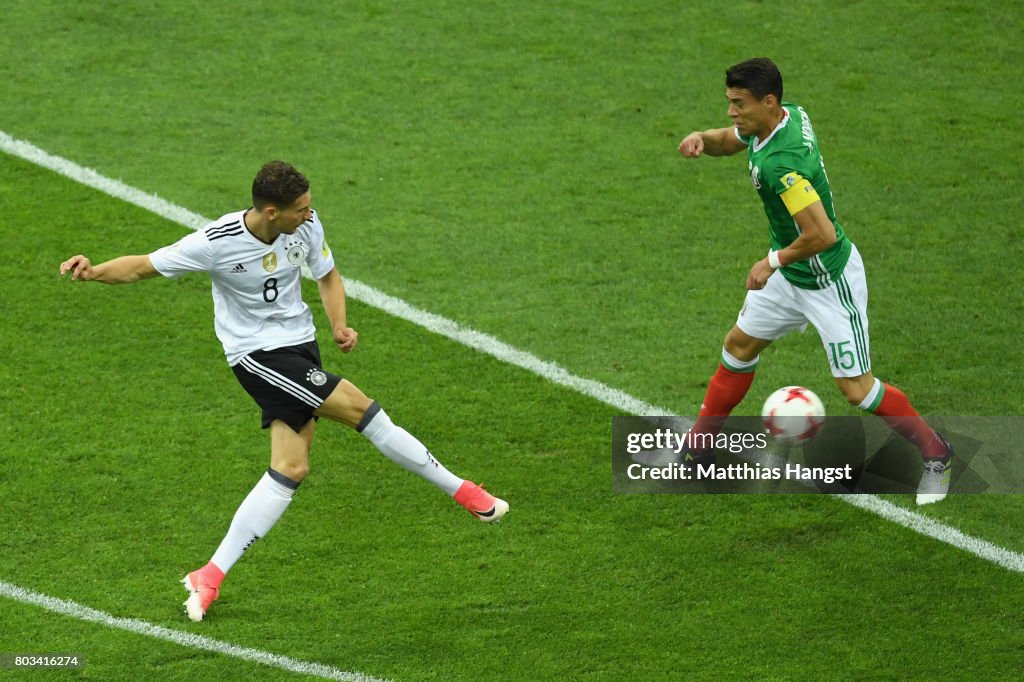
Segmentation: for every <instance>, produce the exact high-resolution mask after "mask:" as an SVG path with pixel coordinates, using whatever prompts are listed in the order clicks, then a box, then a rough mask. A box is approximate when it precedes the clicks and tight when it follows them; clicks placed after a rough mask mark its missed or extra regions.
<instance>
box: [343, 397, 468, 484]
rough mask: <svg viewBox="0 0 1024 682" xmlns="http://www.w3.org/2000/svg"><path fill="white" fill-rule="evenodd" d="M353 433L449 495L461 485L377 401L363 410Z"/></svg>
mask: <svg viewBox="0 0 1024 682" xmlns="http://www.w3.org/2000/svg"><path fill="white" fill-rule="evenodd" d="M356 431H358V432H359V433H361V434H363V435H364V436H366V437H367V438H369V439H370V442H371V443H373V444H374V445H375V446H376V447H377V449H378V450H380V451H381V454H383V455H384V456H385V457H387V458H388V459H390V460H391V461H392V462H395V463H396V464H400V465H401V466H402V467H404V468H405V469H408V470H409V471H411V472H413V473H414V474H416V475H418V476H422V477H423V478H425V479H427V480H428V481H430V482H431V483H433V484H434V485H436V486H437V487H438V488H440V489H441V490H443V491H445V492H446V493H448V494H449V495H455V491H457V490H458V489H459V486H460V485H462V479H461V478H459V477H458V476H456V475H455V474H453V473H452V472H450V471H448V470H447V469H445V468H444V466H442V465H441V463H440V462H438V461H437V460H436V459H434V456H433V455H432V454H430V450H428V449H427V448H426V446H425V445H423V443H421V442H419V441H418V440H416V438H415V437H413V436H412V434H410V433H409V432H408V431H406V430H405V429H403V428H402V427H401V426H395V424H394V423H393V422H392V421H391V418H390V417H389V416H388V415H387V414H386V413H385V412H384V410H382V409H381V407H380V405H378V404H377V401H374V402H373V404H372V405H370V407H369V408H368V409H367V410H366V414H364V415H363V418H362V420H361V421H360V422H359V425H358V426H357V427H356Z"/></svg>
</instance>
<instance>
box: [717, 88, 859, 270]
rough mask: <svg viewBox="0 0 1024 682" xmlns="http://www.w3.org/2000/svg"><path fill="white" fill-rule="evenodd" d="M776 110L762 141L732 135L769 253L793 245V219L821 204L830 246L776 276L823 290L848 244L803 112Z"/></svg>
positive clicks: (787, 107)
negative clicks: (743, 150) (832, 235)
mask: <svg viewBox="0 0 1024 682" xmlns="http://www.w3.org/2000/svg"><path fill="white" fill-rule="evenodd" d="M782 108H783V112H784V114H783V115H784V118H783V119H782V122H781V123H780V124H779V125H778V127H777V128H775V130H773V131H772V132H771V134H770V135H769V136H768V137H767V138H765V139H764V140H759V139H757V138H756V137H754V136H749V135H748V136H743V135H739V133H737V136H738V137H739V138H740V140H741V141H743V142H745V143H746V144H747V165H748V169H749V170H750V181H751V182H752V183H753V184H754V189H756V190H757V194H758V196H760V197H761V201H762V202H763V203H764V212H765V215H767V216H768V232H769V237H770V239H771V245H772V249H773V250H778V249H782V248H785V247H787V246H789V245H790V244H791V243H793V242H794V241H796V238H797V237H799V236H800V226H799V225H797V223H796V220H794V219H793V215H795V214H796V213H798V212H800V211H801V210H802V209H804V208H806V207H807V206H809V205H811V204H813V203H814V202H815V201H817V200H819V199H820V200H821V203H822V205H823V206H824V207H825V213H826V214H827V215H828V217H829V220H831V221H832V224H833V225H834V226H835V228H836V243H835V244H833V245H832V246H830V247H829V248H828V249H826V250H825V251H823V252H821V253H819V254H817V255H816V256H814V257H812V258H809V259H808V260H805V261H800V262H798V263H788V264H787V265H785V266H784V267H783V268H782V270H781V272H782V275H783V277H785V278H786V279H787V280H789V282H791V283H792V284H794V285H795V286H798V287H800V288H802V289H825V288H827V287H828V286H830V285H831V284H832V282H834V281H835V280H836V279H837V278H838V277H839V276H840V275H841V274H842V272H843V268H844V267H846V261H847V260H848V259H849V257H850V249H851V248H852V246H853V245H852V244H851V242H850V240H849V239H847V238H846V234H845V233H844V232H843V226H842V225H840V224H839V221H838V220H836V213H835V209H834V208H833V206H832V190H831V189H830V188H829V184H828V176H827V175H826V174H825V162H824V161H822V159H821V153H820V152H819V151H818V138H817V136H816V135H815V134H814V129H813V128H812V127H811V120H810V119H809V118H808V117H807V112H806V111H804V109H803V107H801V106H798V105H796V104H792V103H790V102H783V103H782Z"/></svg>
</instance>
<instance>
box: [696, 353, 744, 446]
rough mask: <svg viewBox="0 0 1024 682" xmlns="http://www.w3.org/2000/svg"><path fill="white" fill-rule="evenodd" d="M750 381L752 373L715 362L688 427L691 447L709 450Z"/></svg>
mask: <svg viewBox="0 0 1024 682" xmlns="http://www.w3.org/2000/svg"><path fill="white" fill-rule="evenodd" d="M752 383H754V373H753V372H734V371H732V370H731V369H727V368H726V366H725V365H721V364H720V365H718V371H717V372H715V375H714V376H713V377H711V381H710V382H708V390H707V393H705V394H704V402H703V403H702V404H701V406H700V412H699V413H698V418H697V422H696V423H695V424H694V425H693V428H692V429H690V445H691V446H694V447H693V449H694V450H698V451H700V450H709V449H711V442H713V441H714V439H715V436H717V435H718V432H719V431H720V430H721V428H722V424H723V423H725V418H726V417H728V416H729V414H730V413H731V412H732V410H733V408H734V407H736V406H737V405H739V404H740V401H741V400H743V396H745V395H747V391H749V390H750V385H751V384H752ZM695 436H697V438H695Z"/></svg>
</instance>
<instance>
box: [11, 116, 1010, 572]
mask: <svg viewBox="0 0 1024 682" xmlns="http://www.w3.org/2000/svg"><path fill="white" fill-rule="evenodd" d="M0 150H3V151H5V152H7V153H8V154H11V155H13V156H18V157H20V158H22V159H25V160H26V161H31V162H32V163H35V164H37V165H39V166H42V167H44V168H48V169H50V170H52V171H54V172H56V173H59V174H61V175H64V176H66V177H69V178H71V179H72V180H75V181H77V182H80V183H82V184H83V185H86V186H88V187H92V188H93V189H98V190H99V191H101V192H104V193H105V194H109V195H110V196H112V197H116V198H118V199H123V200H124V201H127V202H128V203H131V204H134V205H136V206H138V207H140V208H144V209H146V210H147V211H150V212H152V213H155V214H157V215H159V216H162V217H164V218H167V219H168V220H172V221H174V222H176V223H178V224H180V225H184V226H185V227H188V228H190V229H193V230H198V229H200V228H201V227H203V226H205V225H206V224H208V223H209V222H210V221H209V220H207V219H206V218H204V217H202V216H201V215H199V214H197V213H193V212H191V211H189V210H188V209H185V208H182V207H181V206H177V205H175V204H172V203H170V202H168V201H165V200H164V199H161V198H160V197H158V196H156V195H153V194H147V193H146V192H143V191H141V190H138V189H136V188H134V187H130V186H128V185H125V184H124V183H122V182H119V181H117V180H112V179H110V178H108V177H106V176H103V175H100V174H99V173H97V172H96V171H94V170H91V169H89V168H83V167H82V166H79V165H78V164H76V163H75V162H73V161H69V160H68V159H65V158H62V157H60V156H54V155H52V154H50V153H48V152H46V151H44V150H42V149H40V148H39V147H36V146H35V145H33V144H30V143H28V142H25V141H22V140H16V139H14V138H13V137H11V136H10V135H8V134H7V133H5V132H3V131H0ZM345 284H346V289H347V290H348V292H349V294H350V295H351V297H352V298H354V299H356V300H359V301H362V302H363V303H366V304H367V305H371V306H373V307H375V308H378V309H380V310H383V311H384V312H386V313H388V314H390V315H394V316H395V317H399V318H401V319H403V320H408V321H409V322H412V323H414V324H417V325H420V326H422V327H424V328H425V329H427V330H429V331H432V332H434V333H436V334H440V335H441V336H444V337H446V338H449V339H452V340H453V341H457V342H458V343H461V344H464V345H466V346H469V347H470V348H472V349H474V350H478V351H480V352H481V353H486V354H487V355H491V356H493V357H495V358H497V359H499V360H501V361H503V362H507V363H509V364H511V365H515V366H516V367H520V368H522V369H525V370H528V371H530V372H533V373H534V374H537V375H539V376H541V377H544V378H545V379H548V380H549V381H551V382H553V383H556V384H558V385H560V386H565V387H567V388H571V389H572V390H574V391H577V392H579V393H582V394H583V395H586V396H589V397H591V398H594V399H596V400H598V401H600V402H602V403H604V404H606V405H609V406H611V407H614V408H616V409H619V410H622V411H624V412H626V413H627V414H636V415H671V414H672V411H671V410H667V409H665V408H663V407H657V406H655V405H651V404H650V403H647V402H644V401H643V400H640V399H639V398H635V397H633V396H631V395H629V394H628V393H626V392H625V391H620V390H619V389H616V388H612V387H610V386H606V385H604V384H602V383H600V382H598V381H594V380H592V379H584V378H582V377H578V376H575V375H574V374H571V373H569V372H568V371H566V370H565V369H563V368H562V367H561V366H559V365H557V364H555V363H553V362H548V361H547V360H541V359H540V358H538V357H537V356H536V355H533V354H532V353H527V352H526V351H521V350H518V349H516V348H513V347H512V346H510V345H508V344H507V343H505V342H504V341H501V340H500V339H497V338H495V337H493V336H491V335H489V334H484V333H482V332H478V331H474V330H473V329H470V328H468V327H464V326H462V325H460V324H458V323H457V322H454V321H452V320H449V319H447V318H445V317H441V316H440V315H435V314H433V313H428V312H427V311H425V310H421V309H419V308H416V307H414V306H412V305H409V304H408V303H406V302H405V301H403V300H401V299H399V298H395V297H394V296H389V295H388V294H385V293H384V292H382V291H380V290H378V289H374V288H373V287H371V286H369V285H367V284H363V283H362V282H357V281H355V280H349V279H346V280H345ZM835 497H838V498H839V499H841V500H844V501H846V502H849V503H850V504H852V505H854V506H856V507H859V508H861V509H864V510H866V511H870V512H871V513H873V514H877V515H878V516H881V517H882V518H884V519H886V520H888V521H892V522H893V523H898V524H899V525H901V526H903V527H905V528H909V529H910V530H913V531H915V532H917V533H921V534H922V535H926V536H928V537H931V538H935V539H936V540H940V541H942V542H945V543H947V544H950V545H952V546H954V547H957V548H959V549H962V550H964V551H966V552H970V553H971V554H974V555H975V556H978V557H981V558H982V559H985V560H986V561H991V562H993V563H996V564H998V565H999V566H1002V567H1004V568H1006V569H1009V570H1011V571H1016V572H1019V573H1024V554H1018V553H1016V552H1013V551H1011V550H1008V549H1005V548H1003V547H999V546H998V545H993V544H992V543H990V542H987V541H985V540H981V539H979V538H975V537H972V536H970V535H967V534H965V533H962V532H961V531H959V530H957V529H956V528H953V527H951V526H947V525H945V524H943V523H941V522H939V521H936V520H934V519H931V518H929V517H927V516H924V515H922V514H918V513H916V512H913V511H910V510H909V509H905V508H903V507H900V506H898V505H894V504H892V503H890V502H887V501H885V500H883V499H881V498H879V497H875V496H874V495H845V496H841V495H837V496H835ZM894 510H900V511H899V512H898V513H897V512H896V511H894Z"/></svg>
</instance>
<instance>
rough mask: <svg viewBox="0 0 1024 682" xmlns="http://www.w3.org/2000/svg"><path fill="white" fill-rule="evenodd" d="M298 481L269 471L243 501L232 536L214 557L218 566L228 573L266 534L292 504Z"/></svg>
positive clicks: (229, 529)
mask: <svg viewBox="0 0 1024 682" xmlns="http://www.w3.org/2000/svg"><path fill="white" fill-rule="evenodd" d="M298 487H299V484H298V482H297V481H293V480H292V479H290V478H288V477H287V476H284V475H283V474H280V473H278V472H276V471H274V470H273V469H267V473H265V474H263V478H261V479H260V481H259V483H257V484H256V487H255V488H253V489H252V491H251V492H250V493H249V494H248V495H247V496H246V498H245V499H244V500H242V504H241V505H239V507H238V511H236V512H235V517H234V518H233V519H231V526H230V527H229V528H228V534H227V535H225V536H224V539H223V540H222V541H221V543H220V547H218V548H217V551H216V552H215V553H214V555H213V559H211V561H213V563H214V565H216V566H217V568H219V569H220V570H221V571H223V572H224V573H227V572H228V571H229V570H231V567H232V566H234V565H235V562H236V561H238V560H239V559H240V558H241V556H242V553H243V552H245V550H247V549H249V547H250V546H251V545H252V543H254V542H256V540H258V539H259V538H261V537H263V536H264V535H266V534H267V533H268V532H269V531H270V529H271V528H273V527H274V524H275V523H277V520H278V519H279V518H281V514H284V510H285V509H287V508H288V505H289V504H290V503H291V501H292V494H293V493H294V492H295V489H296V488H298Z"/></svg>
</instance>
